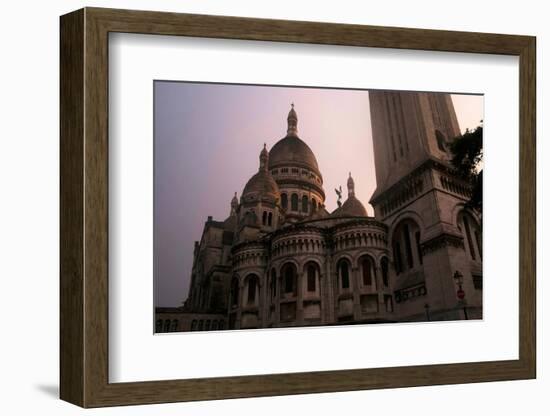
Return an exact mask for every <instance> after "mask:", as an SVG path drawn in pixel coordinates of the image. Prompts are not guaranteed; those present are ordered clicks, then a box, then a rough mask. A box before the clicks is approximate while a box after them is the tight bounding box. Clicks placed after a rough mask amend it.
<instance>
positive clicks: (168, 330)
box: [164, 319, 170, 332]
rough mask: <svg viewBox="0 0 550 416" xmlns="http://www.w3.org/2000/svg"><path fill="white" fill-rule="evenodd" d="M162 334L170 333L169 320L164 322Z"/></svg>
mask: <svg viewBox="0 0 550 416" xmlns="http://www.w3.org/2000/svg"><path fill="white" fill-rule="evenodd" d="M164 332H170V319H166V320H164Z"/></svg>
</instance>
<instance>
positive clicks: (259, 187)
mask: <svg viewBox="0 0 550 416" xmlns="http://www.w3.org/2000/svg"><path fill="white" fill-rule="evenodd" d="M250 194H262V195H269V196H273V197H275V198H279V186H278V185H277V182H275V179H273V176H271V174H270V173H269V172H266V171H260V172H258V173H256V174H255V175H254V176H252V177H251V178H250V179H249V180H248V182H247V183H246V186H245V187H244V190H243V198H244V199H245V200H247V198H246V197H247V196H249V195H250Z"/></svg>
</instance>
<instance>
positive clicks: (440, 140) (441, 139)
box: [435, 130, 447, 152]
mask: <svg viewBox="0 0 550 416" xmlns="http://www.w3.org/2000/svg"><path fill="white" fill-rule="evenodd" d="M435 139H436V140H437V147H438V148H439V150H441V151H442V152H447V147H446V143H447V140H445V135H444V134H443V133H441V132H440V131H439V130H436V131H435Z"/></svg>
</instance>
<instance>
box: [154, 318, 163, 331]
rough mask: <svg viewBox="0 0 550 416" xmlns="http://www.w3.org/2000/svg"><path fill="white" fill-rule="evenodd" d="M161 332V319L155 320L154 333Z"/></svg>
mask: <svg viewBox="0 0 550 416" xmlns="http://www.w3.org/2000/svg"><path fill="white" fill-rule="evenodd" d="M157 332H162V319H157V322H156V323H155V333H157Z"/></svg>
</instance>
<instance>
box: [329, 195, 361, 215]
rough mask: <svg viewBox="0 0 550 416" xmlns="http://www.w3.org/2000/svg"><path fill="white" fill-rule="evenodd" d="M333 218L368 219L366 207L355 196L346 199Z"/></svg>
mask: <svg viewBox="0 0 550 416" xmlns="http://www.w3.org/2000/svg"><path fill="white" fill-rule="evenodd" d="M330 216H331V217H368V216H369V214H368V213H367V210H366V208H365V206H364V205H363V204H362V203H361V201H359V200H358V199H357V198H356V197H355V196H354V195H351V196H350V197H348V199H346V202H344V203H343V204H342V206H341V207H339V208H337V209H336V210H335V211H334V212H333V213H332V214H330Z"/></svg>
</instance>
